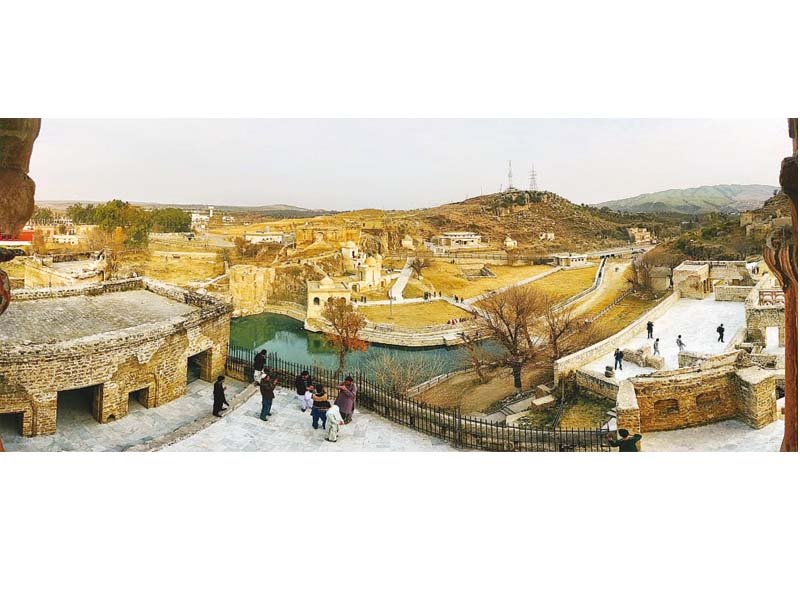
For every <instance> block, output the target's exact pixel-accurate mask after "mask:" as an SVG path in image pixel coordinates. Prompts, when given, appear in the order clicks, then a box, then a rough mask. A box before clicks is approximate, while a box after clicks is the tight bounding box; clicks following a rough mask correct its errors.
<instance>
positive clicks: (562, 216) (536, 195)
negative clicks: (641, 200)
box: [393, 190, 628, 252]
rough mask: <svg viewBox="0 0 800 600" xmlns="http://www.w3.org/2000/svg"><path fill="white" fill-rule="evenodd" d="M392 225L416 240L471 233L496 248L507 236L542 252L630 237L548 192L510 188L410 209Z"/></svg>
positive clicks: (585, 247)
mask: <svg viewBox="0 0 800 600" xmlns="http://www.w3.org/2000/svg"><path fill="white" fill-rule="evenodd" d="M393 221H394V223H395V224H396V225H397V226H400V227H402V226H403V224H404V223H405V224H407V225H408V226H409V227H408V230H407V231H406V233H410V234H411V235H414V236H422V237H430V236H431V235H435V234H436V233H441V232H444V231H475V232H479V233H480V234H481V235H482V236H483V238H484V241H489V242H490V243H491V244H493V245H495V246H498V245H501V244H502V242H503V240H504V239H505V237H506V236H510V237H511V238H512V239H514V240H516V241H517V242H518V243H519V245H520V249H522V248H528V249H532V250H536V251H541V252H554V251H558V250H562V249H569V250H578V249H583V250H589V249H596V248H604V247H608V246H609V245H614V244H617V243H620V242H625V241H627V239H628V236H627V232H626V230H625V225H624V223H620V222H617V221H612V220H610V219H608V218H605V217H604V216H603V215H602V214H601V212H600V211H598V210H596V209H594V208H590V207H586V206H579V205H577V204H574V203H572V202H570V201H569V200H567V199H566V198H563V197H562V196H559V195H558V194H555V193H553V192H546V191H543V192H532V191H524V190H508V191H505V192H500V193H496V194H489V195H485V196H478V197H476V198H469V199H467V200H464V201H462V202H456V203H453V204H445V205H442V206H436V207H434V208H427V209H422V210H416V211H410V212H408V213H405V214H404V215H402V216H400V215H396V216H395V217H394V219H393ZM547 232H552V233H554V234H555V240H553V241H544V240H540V239H539V234H541V233H547Z"/></svg>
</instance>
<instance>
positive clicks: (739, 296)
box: [714, 285, 753, 302]
mask: <svg viewBox="0 0 800 600" xmlns="http://www.w3.org/2000/svg"><path fill="white" fill-rule="evenodd" d="M752 291H753V286H751V285H715V286H714V300H719V301H720V302H744V301H745V299H746V298H747V296H748V295H749V294H750V292H752Z"/></svg>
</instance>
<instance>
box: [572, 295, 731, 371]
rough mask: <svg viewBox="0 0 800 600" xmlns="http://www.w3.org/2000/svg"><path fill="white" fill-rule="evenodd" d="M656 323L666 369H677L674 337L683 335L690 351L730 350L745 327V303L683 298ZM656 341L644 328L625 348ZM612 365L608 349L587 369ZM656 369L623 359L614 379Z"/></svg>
mask: <svg viewBox="0 0 800 600" xmlns="http://www.w3.org/2000/svg"><path fill="white" fill-rule="evenodd" d="M720 323H724V324H725V340H726V341H725V342H724V343H721V342H718V341H717V332H716V329H717V327H718V326H719V324H720ZM653 325H654V331H653V338H654V339H655V338H659V339H660V341H659V350H660V351H661V355H662V356H663V357H664V362H665V364H664V368H665V369H666V370H671V369H677V368H678V345H677V344H676V343H675V340H676V339H677V337H678V334H680V335H681V336H682V339H683V341H684V343H685V344H686V351H687V352H699V353H702V354H710V355H715V354H722V353H724V352H726V351H731V350H732V349H731V348H729V347H728V342H729V341H730V340H731V339H733V338H734V337H735V336H736V333H737V332H738V331H739V330H740V329H741V328H742V327H744V326H745V315H744V303H743V302H718V301H716V300H714V296H708V297H707V298H705V299H703V300H694V299H692V298H681V299H680V300H678V301H677V302H676V303H675V304H674V305H673V306H672V307H670V308H669V309H668V310H667V312H666V313H665V314H664V315H663V316H661V317H659V318H658V319H656V320H655V321H654V322H653ZM653 341H654V340H648V339H647V331H646V330H645V329H644V328H642V331H641V332H640V333H639V335H637V336H636V337H635V338H634V339H632V340H630V341H629V342H627V343H625V344H624V347H625V348H630V349H636V348H639V347H641V346H644V345H650V347H651V348H652V344H653ZM613 364H614V357H613V356H612V352H609V354H608V356H604V357H602V358H599V359H597V360H596V361H594V362H592V363H590V364H588V365H586V368H587V369H591V370H592V371H594V372H596V373H603V372H604V370H605V367H606V365H613ZM653 371H654V369H651V368H649V367H640V366H639V365H636V364H635V363H632V362H628V361H623V364H622V371H617V372H616V373H615V379H616V380H618V381H619V380H621V379H628V378H630V377H636V376H637V375H643V374H645V373H652V372H653Z"/></svg>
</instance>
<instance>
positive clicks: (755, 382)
mask: <svg viewBox="0 0 800 600" xmlns="http://www.w3.org/2000/svg"><path fill="white" fill-rule="evenodd" d="M735 385H736V386H737V387H738V388H739V394H738V405H739V417H740V418H741V419H742V421H744V422H745V423H747V424H748V425H750V427H753V428H754V429H761V428H762V427H765V426H766V425H769V424H770V423H772V422H773V421H775V420H777V418H778V404H777V402H776V399H775V385H776V380H775V373H774V372H770V371H768V370H765V369H762V368H760V367H757V366H753V367H749V368H746V369H739V370H738V371H737V372H736V377H735Z"/></svg>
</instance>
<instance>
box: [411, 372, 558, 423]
mask: <svg viewBox="0 0 800 600" xmlns="http://www.w3.org/2000/svg"><path fill="white" fill-rule="evenodd" d="M548 377H549V376H548V374H547V373H546V372H544V371H533V370H530V369H526V370H523V372H522V389H523V390H525V389H531V388H533V387H535V386H537V385H539V384H540V383H546V382H547V379H548ZM514 391H515V390H514V378H513V377H512V375H511V372H510V371H509V370H508V369H497V370H496V371H495V372H494V374H493V376H492V378H491V379H490V380H489V382H488V383H481V382H480V380H479V379H478V377H477V375H475V373H473V372H471V371H470V372H468V373H459V374H458V375H454V376H453V377H451V378H450V379H446V380H445V381H443V382H442V383H440V384H439V385H436V386H434V387H432V388H430V389H428V390H425V391H424V392H422V393H421V394H420V395H419V396H417V398H416V400H418V401H420V402H425V403H426V404H429V405H431V406H440V407H442V408H455V407H460V408H461V410H462V411H463V412H464V413H472V412H482V411H484V410H485V409H486V408H488V407H489V406H491V405H492V404H494V403H496V402H499V401H500V400H503V399H504V398H506V397H508V396H510V395H511V394H513V393H514Z"/></svg>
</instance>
